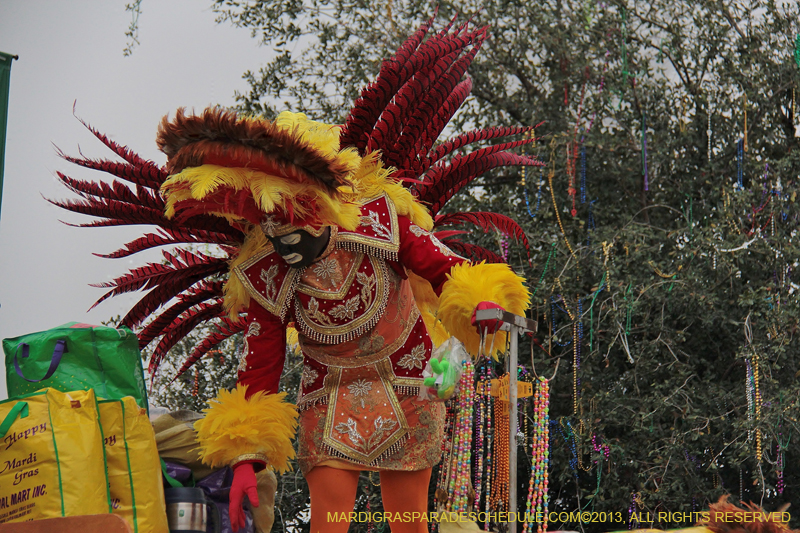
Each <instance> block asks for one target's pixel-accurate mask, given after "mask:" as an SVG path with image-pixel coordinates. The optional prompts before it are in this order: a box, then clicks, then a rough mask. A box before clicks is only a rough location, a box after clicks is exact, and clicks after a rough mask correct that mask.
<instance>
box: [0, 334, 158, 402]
mask: <svg viewBox="0 0 800 533" xmlns="http://www.w3.org/2000/svg"><path fill="white" fill-rule="evenodd" d="M3 351H4V352H5V355H6V384H7V386H8V395H9V397H14V396H21V395H23V394H30V393H32V392H35V391H37V390H40V389H43V388H45V387H52V388H54V389H56V390H60V391H62V392H69V391H74V390H88V389H94V390H95V393H96V394H97V396H98V397H100V398H105V399H109V400H118V399H120V398H124V397H125V396H133V397H134V398H135V399H136V403H137V404H138V405H139V406H140V407H144V408H145V409H146V408H147V390H146V388H145V384H144V373H143V371H142V358H141V356H140V354H139V341H138V339H137V338H136V335H134V334H133V332H132V331H131V330H130V329H128V328H126V327H121V328H118V329H115V328H110V327H105V326H91V325H89V324H81V323H78V322H70V323H68V324H64V325H63V326H59V327H57V328H53V329H49V330H47V331H40V332H38V333H30V334H28V335H22V336H20V337H15V338H13V339H3Z"/></svg>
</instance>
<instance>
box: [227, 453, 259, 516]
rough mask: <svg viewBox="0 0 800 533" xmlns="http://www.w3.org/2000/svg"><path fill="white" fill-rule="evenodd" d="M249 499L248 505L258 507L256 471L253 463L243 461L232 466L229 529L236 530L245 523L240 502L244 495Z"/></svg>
mask: <svg viewBox="0 0 800 533" xmlns="http://www.w3.org/2000/svg"><path fill="white" fill-rule="evenodd" d="M245 494H247V497H248V498H249V499H250V505H252V506H253V507H258V491H257V490H256V473H255V470H253V463H252V462H250V461H245V462H241V463H238V464H237V465H236V466H234V467H233V483H232V484H231V492H230V506H229V507H228V514H229V516H230V519H231V529H233V531H238V530H239V529H241V528H243V527H244V526H245V524H246V523H247V520H246V517H245V514H244V509H243V508H242V503H243V502H244V496H245Z"/></svg>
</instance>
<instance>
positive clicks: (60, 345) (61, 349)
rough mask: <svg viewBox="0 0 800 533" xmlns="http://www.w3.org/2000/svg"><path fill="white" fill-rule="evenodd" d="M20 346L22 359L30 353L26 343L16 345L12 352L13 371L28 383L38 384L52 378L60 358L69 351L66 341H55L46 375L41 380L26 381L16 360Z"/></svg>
mask: <svg viewBox="0 0 800 533" xmlns="http://www.w3.org/2000/svg"><path fill="white" fill-rule="evenodd" d="M20 346H22V358H23V359H26V358H27V357H28V355H29V352H30V347H29V346H28V343H27V342H21V343H19V344H17V349H16V350H14V370H16V371H17V375H18V376H19V377H21V378H22V379H24V380H25V381H27V382H30V383H38V382H40V381H44V380H46V379H48V378H49V377H50V376H52V375H53V374H54V373H55V371H56V369H57V368H58V365H59V364H61V357H62V356H63V355H64V354H65V353H68V352H69V350H68V349H67V339H58V340H57V341H56V346H55V348H53V357H52V358H51V359H50V368H48V369H47V373H46V374H45V375H44V377H43V378H42V379H28V378H26V377H25V376H24V375H23V374H22V369H21V368H20V367H19V361H18V360H17V353H18V352H19V347H20Z"/></svg>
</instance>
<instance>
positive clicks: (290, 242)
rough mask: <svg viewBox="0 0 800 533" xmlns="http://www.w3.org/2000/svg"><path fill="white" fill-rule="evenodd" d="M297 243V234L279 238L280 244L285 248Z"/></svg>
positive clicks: (298, 240)
mask: <svg viewBox="0 0 800 533" xmlns="http://www.w3.org/2000/svg"><path fill="white" fill-rule="evenodd" d="M298 242H300V235H299V234H297V233H290V234H289V235H284V236H283V237H281V243H283V244H285V245H287V246H291V245H293V244H297V243H298Z"/></svg>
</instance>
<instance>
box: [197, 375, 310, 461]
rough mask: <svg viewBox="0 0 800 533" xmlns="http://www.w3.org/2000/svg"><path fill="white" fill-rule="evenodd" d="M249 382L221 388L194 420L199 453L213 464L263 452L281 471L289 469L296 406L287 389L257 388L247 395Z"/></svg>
mask: <svg viewBox="0 0 800 533" xmlns="http://www.w3.org/2000/svg"><path fill="white" fill-rule="evenodd" d="M246 392H247V386H246V385H239V386H238V387H236V388H235V389H234V390H232V391H230V392H228V391H227V390H221V391H220V393H219V395H218V396H217V397H216V398H215V399H213V400H210V401H209V402H208V403H209V406H210V407H209V408H208V409H205V410H204V411H203V412H204V413H205V414H206V416H205V418H203V419H202V420H198V421H197V422H195V424H194V428H195V430H197V441H198V442H199V443H200V448H201V451H200V455H201V457H202V459H203V462H204V463H205V464H208V465H210V466H212V467H218V466H228V465H230V464H231V463H232V462H233V461H234V460H235V459H236V458H237V457H240V456H242V455H247V454H263V455H265V456H266V457H267V459H268V461H269V465H270V466H271V467H272V468H274V469H275V470H277V471H278V472H280V473H283V472H286V471H287V470H289V469H290V466H289V459H292V458H293V457H294V448H293V447H292V439H293V438H294V434H295V430H296V429H297V408H296V407H295V406H294V405H292V404H291V403H288V402H286V401H284V398H285V396H286V393H285V392H281V393H279V394H266V393H264V392H257V393H255V394H253V395H252V396H251V397H250V398H246V397H245V394H246Z"/></svg>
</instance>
